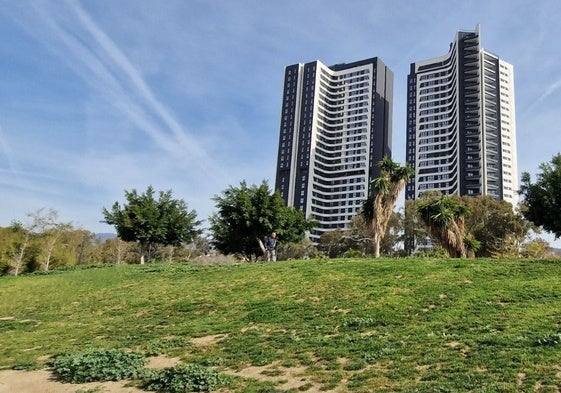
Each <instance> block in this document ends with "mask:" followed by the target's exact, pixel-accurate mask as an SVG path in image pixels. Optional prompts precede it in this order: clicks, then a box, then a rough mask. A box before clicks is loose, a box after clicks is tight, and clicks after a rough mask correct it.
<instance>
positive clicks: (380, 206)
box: [364, 156, 413, 258]
mask: <svg viewBox="0 0 561 393" xmlns="http://www.w3.org/2000/svg"><path fill="white" fill-rule="evenodd" d="M378 166H379V167H380V177H378V178H376V179H374V180H373V181H372V186H373V188H374V199H373V203H372V210H371V211H370V212H369V211H367V210H365V212H364V214H365V217H367V218H371V222H372V230H373V238H372V240H373V243H374V257H375V258H378V257H379V256H380V244H381V241H382V239H383V237H384V235H385V234H386V228H387V226H388V222H389V220H390V218H391V216H392V213H393V209H394V207H395V203H396V202H397V199H398V198H399V194H400V193H401V191H402V190H403V189H404V188H405V185H406V184H407V181H408V180H409V178H410V177H411V175H412V174H413V168H411V167H410V166H409V165H408V164H405V165H404V166H401V165H399V164H397V163H395V162H393V161H392V160H391V159H390V158H389V157H387V156H386V157H384V158H383V159H382V160H381V161H380V162H379V163H378ZM370 214H371V216H370V217H369V215H370Z"/></svg>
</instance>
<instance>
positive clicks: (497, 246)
mask: <svg viewBox="0 0 561 393" xmlns="http://www.w3.org/2000/svg"><path fill="white" fill-rule="evenodd" d="M462 201H463V203H465V204H466V206H467V207H468V208H469V210H470V214H469V216H467V217H466V220H465V226H466V232H468V233H471V234H473V237H474V238H475V239H476V240H477V241H479V242H480V243H481V247H480V248H479V250H478V251H477V254H476V255H477V256H479V257H499V258H505V257H518V255H519V249H520V246H521V244H522V242H523V241H524V239H525V238H526V237H527V235H528V232H529V231H530V229H531V224H530V222H529V221H527V220H526V219H525V218H524V217H523V216H522V214H520V213H518V212H516V211H514V210H513V207H512V204H510V203H509V202H506V201H500V200H497V199H495V198H493V197H491V196H477V197H470V196H464V197H462Z"/></svg>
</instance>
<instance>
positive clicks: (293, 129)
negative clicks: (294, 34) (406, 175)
mask: <svg viewBox="0 0 561 393" xmlns="http://www.w3.org/2000/svg"><path fill="white" fill-rule="evenodd" d="M392 105H393V72H392V71H391V70H390V69H388V67H386V65H385V64H384V63H383V62H382V61H381V60H380V59H378V58H371V59H366V60H362V61H357V62H354V63H350V64H337V65H334V66H331V67H328V66H326V65H324V64H322V63H321V62H320V61H314V62H311V63H306V64H294V65H291V66H288V67H286V69H285V77H284V92H283V100H282V112H281V122H280V135H279V150H278V159H277V173H276V181H275V189H276V190H278V191H279V192H280V194H281V195H282V197H283V198H284V200H285V201H286V203H287V205H288V206H294V207H295V208H297V209H299V210H302V211H304V212H305V214H306V217H310V216H311V217H313V218H314V219H315V220H317V221H318V225H317V228H316V229H315V230H314V231H312V233H311V234H310V239H311V240H312V241H313V242H314V243H317V242H318V240H319V238H320V236H321V235H322V234H323V233H324V232H326V231H332V230H335V229H337V228H345V227H346V225H347V224H348V223H349V222H350V221H351V219H352V218H353V216H355V215H356V213H357V211H358V210H359V209H360V208H361V206H362V204H363V202H364V200H365V199H366V197H367V196H368V195H369V194H370V193H371V187H370V182H371V181H372V180H373V179H374V178H376V177H378V176H379V168H378V167H377V166H376V164H377V162H378V161H380V160H381V159H382V158H383V157H384V156H389V157H391V126H392Z"/></svg>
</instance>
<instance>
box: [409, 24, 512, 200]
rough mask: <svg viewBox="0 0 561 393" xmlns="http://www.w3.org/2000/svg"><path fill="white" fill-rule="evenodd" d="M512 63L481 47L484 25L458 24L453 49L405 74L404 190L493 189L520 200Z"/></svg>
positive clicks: (469, 192)
mask: <svg viewBox="0 0 561 393" xmlns="http://www.w3.org/2000/svg"><path fill="white" fill-rule="evenodd" d="M515 120H516V119H515V109H514V76H513V69H512V65H511V64H509V63H506V62H505V61H503V60H501V59H500V58H499V57H498V56H496V55H494V54H492V53H490V52H488V51H485V50H483V49H482V48H481V46H480V31H479V26H477V27H476V29H475V31H459V32H458V33H457V34H456V37H455V40H454V42H452V43H451V44H450V50H449V52H448V54H446V55H444V56H441V57H438V58H436V59H431V60H426V61H420V62H416V63H412V64H411V71H410V74H409V76H408V81H407V151H406V158H407V162H408V163H409V164H410V165H411V166H412V167H413V168H414V169H415V175H414V177H413V178H411V180H410V182H409V183H408V185H407V187H406V191H405V197H406V198H407V199H417V198H419V196H420V195H421V194H422V193H423V192H426V191H440V192H442V193H444V194H448V195H450V194H457V195H470V196H477V195H490V196H493V197H495V198H497V199H500V200H505V201H508V202H511V203H512V204H513V205H516V204H517V202H518V194H517V189H518V180H517V179H518V178H517V166H516V121H515Z"/></svg>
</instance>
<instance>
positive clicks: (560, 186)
mask: <svg viewBox="0 0 561 393" xmlns="http://www.w3.org/2000/svg"><path fill="white" fill-rule="evenodd" d="M540 169H541V171H542V172H541V173H539V174H538V175H537V179H536V182H535V183H532V179H531V177H530V174H529V173H528V172H524V173H523V174H522V182H521V183H522V185H521V187H520V194H521V195H522V197H523V198H524V200H523V202H522V203H523V209H522V214H523V215H524V217H526V218H527V219H528V220H530V221H532V222H533V223H534V224H535V225H537V226H540V227H542V228H543V229H545V230H546V231H548V232H551V233H553V234H555V237H556V238H559V237H561V154H557V155H556V156H554V157H553V158H552V159H551V162H549V163H543V164H541V165H540Z"/></svg>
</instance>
